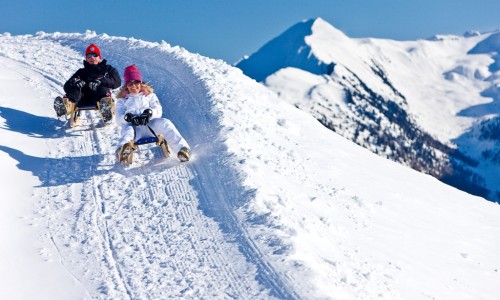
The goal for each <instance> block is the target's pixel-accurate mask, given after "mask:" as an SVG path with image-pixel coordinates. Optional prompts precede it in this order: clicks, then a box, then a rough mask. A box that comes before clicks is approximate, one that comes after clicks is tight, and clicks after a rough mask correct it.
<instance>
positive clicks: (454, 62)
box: [237, 18, 500, 202]
mask: <svg viewBox="0 0 500 300" xmlns="http://www.w3.org/2000/svg"><path fill="white" fill-rule="evenodd" d="M499 40H500V33H499V32H492V33H486V34H477V33H470V34H468V35H467V36H463V37H459V36H436V37H435V38H433V39H432V40H425V41H424V40H420V41H405V42H398V41H391V40H381V39H370V38H365V39H352V38H349V37H347V36H346V35H344V34H343V33H342V32H341V31H339V30H338V29H336V28H335V27H333V26H332V25H330V24H328V23H327V22H325V21H324V20H322V19H320V18H318V19H311V20H306V21H303V22H300V23H298V24H296V25H294V26H292V27H291V28H289V29H288V30H286V31H285V32H284V33H283V34H281V35H280V36H278V37H276V38H275V39H273V40H272V41H270V42H269V43H267V44H266V45H264V46H263V47H262V48H261V49H259V50H258V51H257V52H256V53H254V54H252V55H251V56H250V57H248V58H246V59H244V60H242V61H241V62H239V63H238V65H237V66H238V67H239V68H241V69H242V70H243V71H244V72H245V74H247V75H249V76H250V77H252V78H254V79H256V80H257V81H259V82H262V83H264V84H265V85H266V86H267V87H269V88H270V89H272V90H274V91H275V92H276V93H277V94H278V95H279V96H280V98H281V99H283V100H285V101H287V102H289V103H291V104H293V105H295V106H297V107H299V108H301V109H302V110H304V111H307V112H309V113H310V114H312V115H313V116H314V117H315V118H316V119H318V120H319V121H320V122H321V123H323V124H324V125H325V126H327V127H328V128H330V129H332V130H334V131H335V132H337V133H339V134H341V135H342V136H344V137H346V138H348V139H350V140H352V141H354V142H356V143H357V144H359V145H361V146H363V147H365V148H368V149H370V150H372V151H373V152H375V153H378V154H380V155H382V156H384V157H387V158H390V159H392V160H394V161H398V162H400V163H402V164H404V165H408V166H411V167H412V168H414V169H417V170H420V171H422V172H425V173H428V174H431V175H433V176H435V177H437V178H439V179H441V180H443V181H445V182H448V183H450V184H453V185H454V186H456V187H458V188H461V189H463V190H466V191H468V192H471V193H474V194H476V195H480V196H483V197H486V198H488V199H490V200H493V201H499V202H500V181H499V180H498V178H499V176H498V174H499V172H500V157H499V156H500V154H499V153H500V139H499V138H498V134H496V132H499V131H500V127H499V126H498V124H499V123H500V122H499V113H500V109H499V105H498V103H499V101H500V97H499V92H498V87H499V86H500V79H499V78H500V77H499V74H500V72H499V67H498V66H499V62H500V57H499V56H498V54H497V53H498V52H499V51H500V46H499V44H500V43H499V42H498V41H499ZM271 62H273V63H271Z"/></svg>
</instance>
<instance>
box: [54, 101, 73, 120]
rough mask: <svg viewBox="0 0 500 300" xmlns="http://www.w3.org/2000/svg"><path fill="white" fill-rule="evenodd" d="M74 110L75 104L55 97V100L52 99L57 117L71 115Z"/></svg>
mask: <svg viewBox="0 0 500 300" xmlns="http://www.w3.org/2000/svg"><path fill="white" fill-rule="evenodd" d="M74 109H75V103H74V102H71V101H69V99H68V98H66V97H64V98H63V97H60V96H57V97H56V99H54V110H55V111H56V114H57V117H61V116H65V115H68V114H71V113H72V112H73V110H74Z"/></svg>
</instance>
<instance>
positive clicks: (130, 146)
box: [116, 141, 135, 164]
mask: <svg viewBox="0 0 500 300" xmlns="http://www.w3.org/2000/svg"><path fill="white" fill-rule="evenodd" d="M134 150H135V148H134V141H130V142H128V143H126V144H124V145H123V146H122V147H121V148H118V149H117V150H116V160H118V162H120V163H121V164H131V163H132V158H133V155H134Z"/></svg>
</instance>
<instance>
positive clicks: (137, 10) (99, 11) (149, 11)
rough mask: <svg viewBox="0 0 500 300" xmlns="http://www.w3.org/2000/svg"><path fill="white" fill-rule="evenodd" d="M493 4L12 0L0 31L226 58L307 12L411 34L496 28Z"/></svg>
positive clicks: (495, 0) (378, 31) (386, 33)
mask: <svg viewBox="0 0 500 300" xmlns="http://www.w3.org/2000/svg"><path fill="white" fill-rule="evenodd" d="M3 1H5V2H7V0H3ZM499 11H500V1H499V0H475V1H471V0H377V1H375V0H371V1H370V0H302V1H300V0H252V1H250V0H248V1H246V0H245V1H243V0H197V1H195V0H176V1H170V0H140V1H129V0H122V1H115V0H101V1H96V0H88V1H54V0H45V1H32V0H29V1H28V0H14V1H9V2H8V5H7V4H4V5H2V12H1V16H2V17H1V18H0V32H2V33H3V32H9V33H11V34H13V35H17V34H35V33H36V32H37V31H45V32H56V31H57V32H85V30H87V29H89V30H94V31H96V32H97V33H98V34H101V33H107V34H109V35H114V36H126V37H135V38H139V39H144V40H148V41H158V42H159V41H162V40H165V41H166V42H168V43H169V44H171V45H179V46H182V47H184V48H186V49H187V50H189V51H190V52H195V53H200V54H202V55H205V56H209V57H212V58H220V59H224V60H225V61H227V62H229V63H233V62H235V61H236V60H238V59H239V58H241V57H242V56H243V55H248V54H251V53H253V52H255V51H256V50H258V48H260V47H261V46H262V45H263V44H264V43H266V42H267V41H269V40H270V39H272V38H274V37H276V36H277V35H279V34H280V33H282V32H283V31H285V30H286V29H287V28H289V27H291V26H292V25H294V24H295V23H297V22H299V21H301V20H304V19H309V18H315V17H321V18H323V19H324V20H326V21H327V22H329V23H330V24H332V25H333V26H335V27H337V28H338V29H340V30H342V31H343V32H344V33H345V34H347V35H348V36H350V37H375V38H388V39H395V40H415V39H423V38H428V37H430V36H432V35H435V34H458V35H460V34H463V33H464V32H465V31H467V30H477V31H491V30H496V29H499V28H500V15H499V13H498V12H499Z"/></svg>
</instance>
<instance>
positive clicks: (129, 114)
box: [123, 113, 134, 123]
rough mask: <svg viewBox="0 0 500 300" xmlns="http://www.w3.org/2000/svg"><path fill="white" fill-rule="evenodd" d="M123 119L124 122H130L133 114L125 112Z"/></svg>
mask: <svg viewBox="0 0 500 300" xmlns="http://www.w3.org/2000/svg"><path fill="white" fill-rule="evenodd" d="M123 118H124V119H125V121H126V122H129V123H130V122H132V119H134V115H133V114H131V113H127V114H125V116H124V117H123Z"/></svg>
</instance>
